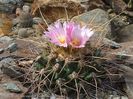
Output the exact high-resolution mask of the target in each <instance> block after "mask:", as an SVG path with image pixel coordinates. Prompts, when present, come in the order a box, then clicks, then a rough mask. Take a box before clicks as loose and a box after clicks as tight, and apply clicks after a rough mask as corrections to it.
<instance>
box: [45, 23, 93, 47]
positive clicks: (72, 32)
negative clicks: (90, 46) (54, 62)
mask: <svg viewBox="0 0 133 99" xmlns="http://www.w3.org/2000/svg"><path fill="white" fill-rule="evenodd" d="M93 33H94V32H93V31H92V30H91V29H89V28H87V27H86V26H84V27H80V25H79V24H76V23H74V22H64V23H63V24H62V23H61V22H59V21H57V22H55V23H54V24H53V25H50V26H49V27H48V32H45V35H46V36H47V37H48V38H49V40H50V42H51V43H54V44H56V45H58V46H63V47H67V46H68V45H71V46H72V47H73V48H81V47H85V44H86V42H87V41H88V40H89V39H90V37H91V36H92V35H93Z"/></svg>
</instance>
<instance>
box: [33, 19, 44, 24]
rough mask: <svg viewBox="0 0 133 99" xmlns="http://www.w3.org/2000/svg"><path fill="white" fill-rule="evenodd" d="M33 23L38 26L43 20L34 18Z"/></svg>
mask: <svg viewBox="0 0 133 99" xmlns="http://www.w3.org/2000/svg"><path fill="white" fill-rule="evenodd" d="M33 23H34V24H38V23H43V19H42V18H40V17H34V18H33Z"/></svg>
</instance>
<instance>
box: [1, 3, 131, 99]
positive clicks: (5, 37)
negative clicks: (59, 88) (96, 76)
mask: <svg viewBox="0 0 133 99" xmlns="http://www.w3.org/2000/svg"><path fill="white" fill-rule="evenodd" d="M0 12H1V13H0V15H1V16H0V99H76V97H75V96H74V94H73V95H72V94H71V95H70V96H68V97H64V96H60V94H58V95H57V94H55V93H53V92H52V94H51V93H49V92H48V90H46V92H45V90H43V93H38V92H36V91H33V92H32V90H31V89H34V87H35V86H36V85H30V84H31V82H34V81H31V80H33V79H30V77H28V76H29V75H28V73H29V74H30V73H31V72H30V69H32V66H33V64H34V63H37V62H40V60H41V58H40V57H41V55H42V54H47V51H49V46H48V44H47V42H46V40H45V39H44V37H43V36H42V34H43V31H45V30H46V29H47V26H48V25H49V24H51V23H52V22H55V21H56V20H58V19H60V20H64V19H71V20H74V21H76V22H79V23H81V24H85V25H89V26H90V27H92V28H94V30H95V35H94V39H92V40H91V42H92V45H94V44H96V42H98V40H99V39H101V38H102V41H101V42H100V45H102V46H104V51H103V52H104V53H105V54H106V57H105V58H107V59H108V62H109V63H108V64H109V65H110V66H109V67H111V66H114V67H111V68H106V69H107V71H108V72H109V74H112V76H111V75H110V76H109V77H110V79H111V80H110V83H108V79H107V81H106V80H105V79H104V80H103V81H101V82H102V83H101V85H100V87H101V88H103V90H104V91H102V92H101V91H100V90H99V89H98V92H97V95H95V94H92V93H93V90H92V89H91V88H90V89H89V88H88V90H89V91H90V90H92V92H88V95H89V96H90V97H89V98H87V99H133V83H132V81H133V75H132V73H133V69H132V65H133V62H132V61H133V46H132V45H133V29H132V28H133V1H132V0H55V1H54V0H0ZM118 57H119V58H118ZM120 59H121V60H120ZM41 61H42V60H41ZM44 62H45V60H43V63H44ZM116 70H118V71H117V74H116V75H117V76H113V73H114V72H115V71H116ZM119 70H120V71H119ZM36 72H41V71H36ZM111 81H112V82H111ZM28 82H29V83H28ZM93 89H94V90H96V89H95V88H93ZM94 92H95V91H94ZM38 95H39V96H40V97H39V98H38V97H37V96H38ZM96 96H97V97H96ZM80 99H85V98H84V97H83V95H81V98H80Z"/></svg>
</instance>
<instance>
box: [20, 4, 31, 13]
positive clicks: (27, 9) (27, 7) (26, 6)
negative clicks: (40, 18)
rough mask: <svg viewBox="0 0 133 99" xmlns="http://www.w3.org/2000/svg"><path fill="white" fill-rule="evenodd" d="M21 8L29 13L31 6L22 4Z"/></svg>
mask: <svg viewBox="0 0 133 99" xmlns="http://www.w3.org/2000/svg"><path fill="white" fill-rule="evenodd" d="M22 10H23V11H24V12H26V13H30V11H31V8H30V6H28V5H24V6H23V8H22Z"/></svg>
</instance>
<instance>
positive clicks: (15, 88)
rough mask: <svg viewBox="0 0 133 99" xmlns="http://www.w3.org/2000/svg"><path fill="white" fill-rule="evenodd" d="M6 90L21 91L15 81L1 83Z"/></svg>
mask: <svg viewBox="0 0 133 99" xmlns="http://www.w3.org/2000/svg"><path fill="white" fill-rule="evenodd" d="M3 86H4V87H5V89H6V90H8V91H10V92H14V93H21V92H22V90H21V89H20V88H19V87H18V86H17V85H16V84H15V83H5V84H3Z"/></svg>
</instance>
